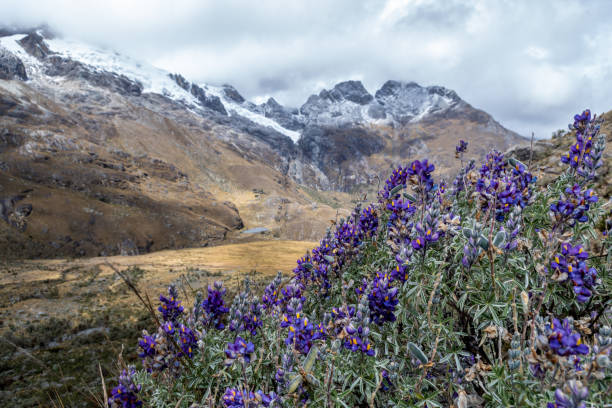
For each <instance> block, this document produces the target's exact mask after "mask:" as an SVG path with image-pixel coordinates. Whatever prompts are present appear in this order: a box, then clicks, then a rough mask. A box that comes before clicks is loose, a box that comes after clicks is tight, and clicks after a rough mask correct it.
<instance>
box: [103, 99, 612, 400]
mask: <svg viewBox="0 0 612 408" xmlns="http://www.w3.org/2000/svg"><path fill="white" fill-rule="evenodd" d="M599 123H600V122H598V121H597V120H596V119H595V118H594V117H592V116H591V114H590V112H589V111H585V112H584V113H582V114H580V115H577V116H576V118H575V122H574V124H573V125H572V129H573V130H574V131H575V132H576V137H577V143H576V144H575V145H573V146H572V147H571V148H570V152H569V153H568V155H567V156H564V158H563V159H562V160H563V162H565V163H567V164H568V168H567V171H566V172H565V173H564V174H562V175H560V176H559V177H558V179H557V180H556V181H555V182H554V183H551V184H549V185H548V186H546V188H538V187H537V186H536V183H535V182H536V177H535V176H534V175H533V174H532V172H533V169H531V168H529V167H528V166H526V165H525V164H524V163H521V162H520V161H518V160H516V159H514V158H511V157H506V155H504V154H502V153H500V152H496V151H494V152H491V153H489V154H488V155H487V156H486V158H485V162H484V163H483V164H482V165H481V166H480V167H478V166H476V165H475V163H474V162H473V161H470V162H468V163H465V164H464V163H463V159H462V158H463V154H464V153H465V152H466V150H467V147H468V145H467V143H465V142H463V141H461V142H460V143H459V145H458V146H457V147H456V153H457V157H458V158H459V159H461V164H462V168H461V170H460V171H459V173H458V176H457V179H456V180H455V182H454V183H453V188H452V189H450V190H449V191H447V190H446V188H445V184H444V183H443V182H441V181H438V180H436V179H435V166H434V164H432V163H431V162H430V161H428V160H427V159H425V160H414V161H412V162H411V163H409V164H407V165H405V166H400V167H398V168H397V169H396V170H394V171H393V173H392V174H391V176H390V177H389V178H388V179H387V180H386V182H385V185H384V187H383V189H382V190H381V191H380V192H379V195H378V200H377V202H375V203H373V204H371V205H369V206H367V207H365V208H362V207H361V204H360V205H358V206H357V208H355V211H353V212H352V213H351V215H350V216H349V217H347V218H346V219H343V220H340V221H339V222H337V223H336V224H335V227H334V228H333V229H330V230H329V231H328V232H327V234H326V235H325V236H324V237H323V239H322V240H321V241H320V244H319V245H318V246H317V247H315V248H313V249H312V250H311V251H310V252H309V253H308V254H306V255H305V256H304V257H302V258H300V259H299V260H298V261H297V266H296V268H295V269H294V271H293V274H292V275H291V276H290V277H289V279H287V277H283V276H282V275H278V276H277V277H276V278H275V279H274V280H272V281H271V282H270V283H269V284H267V286H265V285H264V286H262V287H265V288H264V289H263V290H262V292H261V293H255V292H256V290H254V289H253V288H252V287H251V285H250V284H248V283H247V284H245V285H244V287H243V288H242V289H241V290H240V291H239V292H238V294H237V295H236V296H234V299H233V302H232V304H231V307H229V308H227V307H226V306H225V299H224V297H225V295H226V292H225V290H224V289H222V286H221V284H220V283H216V284H215V285H214V287H210V288H209V290H208V297H207V298H206V299H205V300H204V301H202V300H201V298H202V297H201V295H196V296H194V299H195V302H194V308H193V309H192V311H191V312H190V313H186V312H185V310H183V307H182V306H181V301H179V300H178V293H177V291H176V289H174V288H172V289H171V290H170V292H169V297H165V296H162V297H160V300H161V302H162V304H161V306H160V308H159V312H160V313H161V315H160V316H159V317H156V319H157V321H158V327H157V330H156V331H154V332H153V334H149V333H148V332H144V333H143V337H142V339H140V341H139V342H138V345H139V348H140V354H139V355H140V358H141V359H142V361H143V367H144V369H143V370H141V371H137V372H133V371H130V372H129V375H128V374H126V373H124V374H122V376H121V377H120V379H119V385H118V386H117V388H116V389H114V391H113V396H112V397H111V400H110V401H109V403H110V404H111V406H118V405H117V404H120V403H122V401H126V400H129V401H130V402H129V404H131V405H127V406H139V405H138V403H139V402H140V401H143V402H144V404H145V405H146V406H152V407H166V406H172V407H174V406H177V407H185V408H187V407H191V408H196V407H204V406H220V405H222V406H226V407H295V406H312V407H332V406H333V407H335V406H344V407H376V406H380V407H383V406H400V407H409V406H418V407H440V406H453V407H468V406H473V407H480V406H490V407H498V406H521V407H542V406H548V407H587V406H607V405H610V404H612V393H611V392H610V383H611V380H612V375H611V371H610V368H611V366H612V364H611V363H610V359H609V355H610V351H611V350H612V330H611V329H610V324H611V321H610V320H611V318H612V311H611V307H610V283H611V277H610V265H611V262H612V255H611V254H610V246H611V243H612V239H611V238H610V235H609V234H608V229H609V226H608V224H606V221H605V220H604V217H605V210H604V206H606V205H609V203H608V204H604V203H603V201H604V200H602V199H601V197H598V196H597V193H596V192H595V191H594V190H593V189H592V186H591V184H590V183H592V181H593V180H595V179H596V178H597V177H598V175H597V172H596V170H597V163H598V160H599V158H600V156H601V154H600V153H601V151H603V147H602V146H601V145H600V144H601V143H600V141H601V140H603V139H602V138H601V137H599V135H598V132H599ZM593 141H597V142H596V143H594V142H593ZM597 143H599V144H597ZM596 144H597V146H595V145H596ZM596 225H605V227H604V231H603V233H602V232H600V231H599V230H597V229H596V228H595V226H596ZM594 237H595V238H597V239H593V238H594ZM184 301H185V302H186V301H187V300H184ZM151 310H153V308H151ZM115 390H116V392H115ZM124 395H125V396H124ZM122 398H123V399H122ZM126 398H127V399H126ZM112 404H115V405H112Z"/></svg>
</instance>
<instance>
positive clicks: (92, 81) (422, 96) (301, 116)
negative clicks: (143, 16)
mask: <svg viewBox="0 0 612 408" xmlns="http://www.w3.org/2000/svg"><path fill="white" fill-rule="evenodd" d="M6 34H9V35H5V36H4V37H1V36H0V117H1V119H2V123H1V127H0V185H1V186H2V190H0V199H1V202H2V203H3V204H2V213H3V218H4V220H5V221H6V222H5V223H3V224H1V226H0V228H1V231H0V244H3V245H0V247H2V248H7V250H6V252H7V254H8V255H11V256H30V257H32V256H34V257H50V256H59V255H87V256H92V255H103V254H118V253H125V254H131V253H141V252H147V251H153V250H159V249H165V248H180V247H187V246H202V245H209V244H212V243H218V242H221V241H227V240H230V241H231V240H243V239H248V238H246V237H248V235H245V234H240V233H239V232H238V231H240V230H241V229H242V228H243V227H245V228H254V227H263V228H265V229H266V230H268V231H269V233H268V234H269V235H270V236H274V237H282V238H288V239H299V240H303V239H306V240H307V239H313V238H314V237H317V236H319V235H320V234H321V233H322V232H323V231H324V230H325V228H326V226H327V225H328V224H327V223H328V220H330V219H333V218H335V217H336V212H337V210H340V213H341V214H342V213H343V212H342V210H341V209H342V208H348V203H349V200H350V199H351V196H350V195H348V194H346V193H347V192H351V193H355V194H361V195H363V193H364V192H374V191H375V190H376V187H377V180H379V179H380V178H381V177H383V176H384V175H385V174H387V173H388V172H389V169H390V168H391V167H393V166H395V165H396V164H399V163H405V162H406V161H407V160H410V158H411V157H413V156H415V155H419V156H427V157H429V158H430V160H433V162H434V163H436V165H437V166H438V168H440V169H441V171H442V173H445V172H446V173H448V172H452V171H453V169H454V168H455V167H456V163H455V161H454V159H453V158H452V157H453V156H452V155H453V146H454V145H455V144H456V142H457V140H458V139H459V138H463V139H465V140H468V141H469V142H471V143H472V146H474V147H476V148H475V149H472V152H473V153H472V154H473V155H474V156H479V155H482V154H484V153H485V152H486V151H487V150H488V149H489V148H492V147H496V148H499V149H505V148H508V147H509V146H511V145H514V144H516V143H520V142H521V141H523V139H522V138H520V137H519V136H518V135H516V134H515V133H513V132H511V131H509V130H507V129H505V128H503V127H502V126H501V125H499V124H498V123H497V122H495V120H494V119H493V118H492V117H491V116H490V115H488V114H486V113H485V112H483V111H479V110H477V109H474V108H473V107H471V106H470V105H469V104H467V103H466V102H465V101H463V100H462V99H461V98H459V97H458V96H457V95H456V94H455V93H454V92H453V91H450V90H447V89H445V88H442V87H427V88H424V87H420V86H419V85H417V84H415V83H404V82H399V81H388V82H387V83H385V84H384V85H383V86H382V88H381V89H380V90H378V91H377V92H376V93H375V94H374V95H371V94H370V93H369V92H368V91H367V90H366V89H365V88H364V87H363V85H362V84H361V83H360V82H358V81H346V82H342V83H339V84H337V85H336V86H334V87H333V88H332V89H331V90H329V91H328V90H323V91H321V92H320V93H319V94H318V95H314V96H311V97H310V98H309V99H308V101H307V102H306V103H305V104H304V105H302V106H301V107H300V108H299V109H298V108H288V107H284V106H282V105H281V104H279V103H278V102H277V101H275V100H274V99H269V100H268V101H267V102H266V103H264V104H260V105H256V104H254V103H252V102H249V101H247V100H246V99H245V98H244V97H242V95H240V93H239V92H238V91H237V90H236V89H235V88H233V87H232V86H231V85H223V86H212V85H209V84H203V83H195V82H191V81H189V80H187V79H185V78H184V77H183V76H182V75H180V74H178V73H168V72H165V71H163V70H160V69H158V68H155V67H152V66H150V65H148V64H146V63H142V62H139V61H134V60H132V59H130V58H128V57H125V56H122V55H119V54H117V53H114V52H111V51H107V50H99V49H97V48H95V47H91V46H89V45H86V44H82V43H78V42H74V41H68V40H64V39H58V38H52V37H50V36H48V35H47V36H45V34H44V33H43V32H42V31H31V32H29V33H17V34H16V33H6Z"/></svg>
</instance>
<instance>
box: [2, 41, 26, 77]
mask: <svg viewBox="0 0 612 408" xmlns="http://www.w3.org/2000/svg"><path fill="white" fill-rule="evenodd" d="M0 79H21V80H22V81H25V80H27V79H28V75H27V73H26V69H25V66H24V65H23V62H21V60H20V59H19V58H17V57H16V56H15V55H13V54H11V53H10V52H8V51H7V50H4V49H3V48H2V47H0Z"/></svg>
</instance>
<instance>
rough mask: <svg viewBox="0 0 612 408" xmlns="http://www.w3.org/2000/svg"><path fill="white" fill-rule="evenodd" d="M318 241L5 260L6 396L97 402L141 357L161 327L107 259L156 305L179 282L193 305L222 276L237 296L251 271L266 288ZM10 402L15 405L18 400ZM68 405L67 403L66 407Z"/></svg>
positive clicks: (2, 336)
mask: <svg viewBox="0 0 612 408" xmlns="http://www.w3.org/2000/svg"><path fill="white" fill-rule="evenodd" d="M314 245H315V243H313V242H304V241H259V242H249V243H242V244H233V245H222V246H216V247H209V248H197V249H183V250H168V251H160V252H154V253H149V254H146V255H138V256H112V257H99V258H84V259H72V260H71V259H55V260H21V261H11V262H5V263H4V264H0V343H3V344H2V345H1V346H0V389H1V390H2V391H0V400H2V401H5V402H6V403H7V405H10V406H15V407H30V406H31V407H34V406H41V405H42V406H49V405H51V401H53V400H56V401H57V400H58V398H57V396H58V395H60V396H61V399H62V402H63V404H64V405H65V406H71V407H72V406H75V407H76V406H84V407H85V406H95V400H94V397H93V396H92V393H93V394H95V395H100V394H101V389H100V383H99V373H98V368H97V365H98V362H99V363H100V364H101V365H102V370H103V372H104V376H105V378H106V380H107V382H109V381H113V380H114V378H113V377H115V376H116V375H117V368H116V367H115V366H114V363H113V362H114V361H115V360H116V359H117V356H118V355H119V354H120V353H121V354H122V356H123V358H124V359H125V360H126V361H131V362H133V361H136V360H137V353H136V342H137V338H138V336H139V334H140V331H141V330H142V329H144V328H147V329H150V330H151V329H153V328H154V324H153V323H152V321H151V318H150V316H148V315H147V314H146V313H145V310H144V308H143V307H142V305H141V304H139V302H138V299H137V298H136V296H135V295H134V294H133V293H132V292H130V291H129V290H128V288H127V287H126V285H125V283H124V282H123V281H122V280H121V279H120V278H119V276H117V274H116V273H115V272H114V271H113V269H112V268H111V267H110V266H109V265H108V264H110V265H113V267H115V268H117V269H118V270H121V271H126V273H127V274H128V275H129V276H130V278H131V279H132V280H133V281H134V282H135V283H136V284H137V286H138V288H139V289H140V290H141V291H143V293H144V292H146V293H147V294H148V295H149V296H150V298H151V299H152V302H153V303H154V304H155V305H156V303H157V302H156V300H157V297H158V296H159V294H160V293H163V292H165V291H166V288H167V286H168V285H169V284H171V283H175V284H177V286H178V287H179V288H181V289H180V292H181V294H182V297H183V299H185V296H187V299H186V300H185V301H184V302H183V305H184V306H185V307H186V308H189V307H191V306H192V301H193V293H194V292H195V291H198V290H202V291H203V293H204V294H205V293H206V287H207V285H208V284H211V283H212V282H213V281H215V280H221V281H223V282H224V284H225V285H226V286H227V288H228V292H231V293H228V294H229V295H232V293H235V291H236V289H237V287H238V285H239V284H240V283H241V282H242V281H243V279H244V278H245V277H246V276H249V277H250V278H251V280H252V281H254V284H255V286H256V287H259V288H256V290H261V286H262V285H265V284H266V283H267V281H268V280H269V278H270V277H272V276H274V275H275V274H276V272H277V271H281V272H282V273H283V275H284V276H285V277H289V276H290V273H291V270H292V269H293V268H294V267H295V262H296V260H297V259H298V258H299V257H300V256H302V255H304V253H305V252H306V251H307V250H308V249H310V248H312V247H313V246H314ZM9 402H10V404H9ZM58 406H59V405H58Z"/></svg>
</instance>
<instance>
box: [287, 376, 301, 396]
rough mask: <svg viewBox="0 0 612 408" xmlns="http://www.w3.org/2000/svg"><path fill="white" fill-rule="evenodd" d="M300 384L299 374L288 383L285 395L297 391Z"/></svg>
mask: <svg viewBox="0 0 612 408" xmlns="http://www.w3.org/2000/svg"><path fill="white" fill-rule="evenodd" d="M301 383H302V376H301V375H299V374H296V375H294V376H293V378H292V379H291V382H290V383H289V387H287V394H291V393H292V392H294V391H295V390H297V387H299V386H300V384H301Z"/></svg>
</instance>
